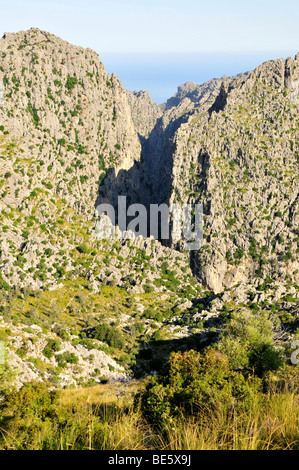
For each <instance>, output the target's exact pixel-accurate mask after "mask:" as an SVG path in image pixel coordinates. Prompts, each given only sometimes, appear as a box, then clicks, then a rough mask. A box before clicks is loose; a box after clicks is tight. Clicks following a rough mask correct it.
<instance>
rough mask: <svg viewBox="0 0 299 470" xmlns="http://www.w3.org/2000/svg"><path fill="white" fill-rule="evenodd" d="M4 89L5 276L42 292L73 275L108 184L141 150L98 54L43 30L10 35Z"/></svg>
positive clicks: (3, 43) (117, 87) (0, 169)
mask: <svg viewBox="0 0 299 470" xmlns="http://www.w3.org/2000/svg"><path fill="white" fill-rule="evenodd" d="M0 83H1V84H2V95H1V97H2V99H1V100H0V146H1V158H0V175H1V176H0V181H1V200H0V208H1V210H2V214H1V225H2V230H1V237H0V250H1V251H0V255H1V264H2V269H1V272H2V274H3V275H4V276H5V278H6V279H7V280H9V282H10V283H11V284H13V285H19V284H20V285H23V284H26V283H29V284H30V285H33V286H35V287H39V286H41V285H44V284H45V283H46V282H47V280H49V279H50V280H52V281H53V282H54V281H55V277H56V279H60V276H59V274H57V272H56V270H57V269H58V270H59V271H60V272H61V273H63V272H64V271H65V270H71V269H72V266H74V262H75V263H76V261H75V260H74V258H75V256H74V253H73V254H72V253H71V252H72V250H73V249H74V247H75V246H76V245H78V244H80V243H82V241H83V240H85V239H87V238H88V231H90V232H91V230H92V224H93V223H94V222H92V218H93V215H94V211H95V205H96V201H97V197H98V188H99V185H100V183H101V181H102V179H103V177H104V176H105V175H106V173H107V172H108V170H109V169H110V168H111V167H112V168H113V171H114V172H115V174H117V173H118V172H119V170H120V169H126V170H128V169H129V168H130V167H132V166H133V165H134V162H135V161H136V160H139V159H140V153H141V145H140V142H139V138H138V134H137V132H136V130H135V127H134V124H133V121H132V117H131V111H130V107H129V104H128V101H127V93H126V91H125V89H124V88H123V87H122V84H121V82H120V81H119V80H118V78H117V77H116V76H115V75H112V76H110V75H107V73H106V71H105V68H104V66H103V64H102V63H101V61H100V59H99V57H98V55H97V54H96V53H95V52H94V51H92V50H90V49H83V48H82V47H77V46H73V45H71V44H69V43H67V42H65V41H63V40H61V39H60V38H57V37H55V36H54V35H52V34H50V33H47V32H43V31H40V30H38V29H35V28H32V29H30V30H29V31H26V32H25V31H22V32H19V33H16V34H5V35H4V37H3V38H2V39H1V40H0ZM59 253H60V254H59ZM53 264H54V265H55V266H54V267H53Z"/></svg>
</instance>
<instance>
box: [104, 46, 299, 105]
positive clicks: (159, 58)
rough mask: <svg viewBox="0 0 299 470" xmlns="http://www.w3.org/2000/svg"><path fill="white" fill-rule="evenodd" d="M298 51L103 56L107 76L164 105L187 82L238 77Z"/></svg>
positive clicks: (198, 82)
mask: <svg viewBox="0 0 299 470" xmlns="http://www.w3.org/2000/svg"><path fill="white" fill-rule="evenodd" d="M297 52H298V51H296V50H293V51H271V52H258V53H257V52H250V53H221V52H217V53H215V52H213V53H203V52H189V53H144V54H141V53H122V54H120V53H107V52H106V53H101V52H100V51H99V56H100V59H101V61H102V62H103V64H104V65H105V67H106V70H107V72H108V73H112V72H114V73H115V74H116V75H117V76H118V77H119V78H120V80H121V81H122V83H123V85H124V87H125V88H127V89H128V90H131V91H139V90H148V91H149V93H150V95H151V97H152V99H153V100H154V101H155V102H156V103H157V104H161V103H164V102H165V101H166V100H167V99H168V98H170V97H171V96H173V95H174V94H175V93H176V91H177V87H178V86H179V85H181V84H182V83H185V82H187V81H193V82H195V83H197V84H201V83H204V82H206V81H208V80H210V79H212V78H221V77H222V76H223V75H228V76H232V75H237V74H238V73H241V72H247V71H249V70H253V69H255V68H256V67H257V66H258V65H260V64H262V63H263V62H265V61H267V60H273V59H278V58H280V57H283V58H287V57H289V56H293V57H294V56H295V54H296V53H297Z"/></svg>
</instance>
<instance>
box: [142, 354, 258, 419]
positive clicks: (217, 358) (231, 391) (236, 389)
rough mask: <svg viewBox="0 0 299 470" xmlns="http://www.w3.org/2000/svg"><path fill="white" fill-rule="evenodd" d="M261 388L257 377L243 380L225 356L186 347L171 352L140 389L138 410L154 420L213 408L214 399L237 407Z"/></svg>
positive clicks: (245, 405) (249, 400)
mask: <svg viewBox="0 0 299 470" xmlns="http://www.w3.org/2000/svg"><path fill="white" fill-rule="evenodd" d="M260 388H261V381H260V380H259V379H258V378H251V377H249V378H248V379H247V380H246V379H245V377H244V375H243V374H242V373H240V372H236V371H234V370H233V369H232V368H231V365H230V363H229V361H228V358H227V357H226V356H224V355H223V354H220V353H219V352H217V351H215V350H209V351H207V353H206V354H200V353H198V352H196V351H193V350H190V351H187V352H184V353H182V352H177V353H172V354H171V356H170V359H169V361H168V364H167V367H166V369H165V370H164V371H163V372H162V373H161V374H159V375H158V376H156V377H154V378H152V379H150V381H149V383H148V385H147V387H146V389H145V391H143V392H141V393H140V395H139V396H138V398H137V400H140V404H141V410H142V412H143V413H144V415H145V416H147V417H148V418H149V419H150V420H151V421H153V422H156V423H158V422H159V421H160V420H161V419H169V417H171V416H172V417H174V416H176V415H180V414H181V413H183V414H184V415H186V414H193V413H196V412H199V411H200V410H201V409H205V410H207V409H210V410H213V409H214V408H215V407H216V405H217V403H218V402H221V403H222V404H227V405H228V406H230V405H231V404H234V406H235V405H236V403H239V404H240V406H241V407H245V409H246V407H247V406H249V405H250V403H251V402H252V400H253V399H254V398H255V397H256V393H257V392H258V391H259V390H260Z"/></svg>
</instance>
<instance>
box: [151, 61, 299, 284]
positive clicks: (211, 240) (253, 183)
mask: <svg viewBox="0 0 299 470" xmlns="http://www.w3.org/2000/svg"><path fill="white" fill-rule="evenodd" d="M298 83H299V56H298V55H297V56H296V57H295V58H294V59H293V58H288V59H286V60H284V59H278V60H273V61H269V62H266V63H264V64H262V65H261V66H259V67H257V69H256V70H254V71H252V72H249V73H246V74H240V75H238V76H236V77H223V79H220V80H212V81H210V82H208V83H206V84H204V85H201V86H198V85H195V84H194V83H193V82H188V83H187V84H185V85H183V86H181V87H179V88H178V93H177V94H176V95H175V96H174V97H173V98H171V99H169V100H168V101H167V102H166V103H165V104H164V105H162V106H161V108H162V109H163V116H162V117H161V118H159V119H158V120H157V124H156V126H155V128H154V129H153V131H152V132H151V134H150V135H149V137H148V139H147V140H146V141H144V142H143V156H144V163H143V166H142V167H143V172H144V173H143V175H145V176H144V178H145V179H146V182H147V188H144V189H143V191H142V195H143V196H144V195H146V196H145V197H146V201H147V203H150V202H152V203H153V202H155V203H163V202H165V203H174V202H181V203H186V202H189V203H195V202H203V203H204V213H205V228H204V237H205V244H204V247H203V249H202V250H200V251H199V252H191V254H190V258H191V266H192V268H193V271H194V273H195V274H196V276H197V277H198V279H199V280H200V281H201V282H203V283H204V284H205V285H207V286H208V287H210V288H211V289H213V290H214V291H216V292H220V291H222V290H223V289H224V288H225V287H231V286H234V285H236V284H238V283H247V282H252V281H254V280H256V282H260V281H259V280H260V279H265V278H267V279H271V280H272V281H273V282H278V283H279V282H280V281H281V280H282V279H285V278H287V279H288V278H289V279H292V280H293V281H294V282H298V261H297V257H296V250H297V246H296V245H297V241H296V240H297V236H298V166H297V160H298V151H299V149H298ZM296 211H297V212H296Z"/></svg>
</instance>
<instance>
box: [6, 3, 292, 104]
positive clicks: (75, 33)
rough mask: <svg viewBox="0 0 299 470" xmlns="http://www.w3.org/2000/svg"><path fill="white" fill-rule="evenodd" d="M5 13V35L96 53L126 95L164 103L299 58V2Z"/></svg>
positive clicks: (14, 6) (11, 6) (88, 6)
mask: <svg viewBox="0 0 299 470" xmlns="http://www.w3.org/2000/svg"><path fill="white" fill-rule="evenodd" d="M0 6H1V9H0V36H1V35H2V34H3V33H4V32H15V31H20V30H26V29H29V28H30V27H32V26H34V27H38V28H40V29H43V30H46V31H50V32H52V33H54V34H56V35H58V36H60V37H61V38H62V39H65V40H67V41H69V42H71V43H73V44H77V45H81V46H83V47H90V48H92V49H94V50H96V51H97V52H98V54H99V55H100V58H101V59H102V61H103V62H104V64H105V65H106V68H107V70H108V71H109V72H115V73H116V74H117V75H118V76H119V77H120V79H121V80H122V81H123V83H124V85H125V86H126V87H127V88H129V89H149V91H150V92H151V94H152V96H153V98H154V99H155V101H157V102H161V101H163V100H164V99H166V98H167V97H169V96H171V94H173V93H174V92H175V89H176V86H175V84H176V85H179V84H180V83H182V82H183V81H187V80H193V81H196V82H197V83H201V82H202V81H206V80H208V79H209V78H215V77H220V76H222V75H224V74H226V75H233V74H236V73H238V72H243V71H246V70H250V69H252V68H254V67H256V66H257V65H259V64H260V63H261V62H262V61H264V60H268V59H275V58H278V57H287V56H289V55H294V54H295V53H296V52H298V51H299V28H298V24H299V1H298V0H284V1H281V0H279V1H278V0H251V1H250V2H249V1H248V0H247V2H245V1H244V2H242V1H240V0H214V1H210V2H207V1H203V0H138V1H137V0H122V1H121V0H98V1H96V0H85V1H83V0H59V1H58V0H55V1H47V0H46V1H42V0H39V1H38V0H22V1H17V0H10V1H7V0H6V1H5V2H4V1H3V0H0ZM207 53H208V59H207V55H206V54H207ZM192 54H194V55H192ZM168 83H169V84H168Z"/></svg>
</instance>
